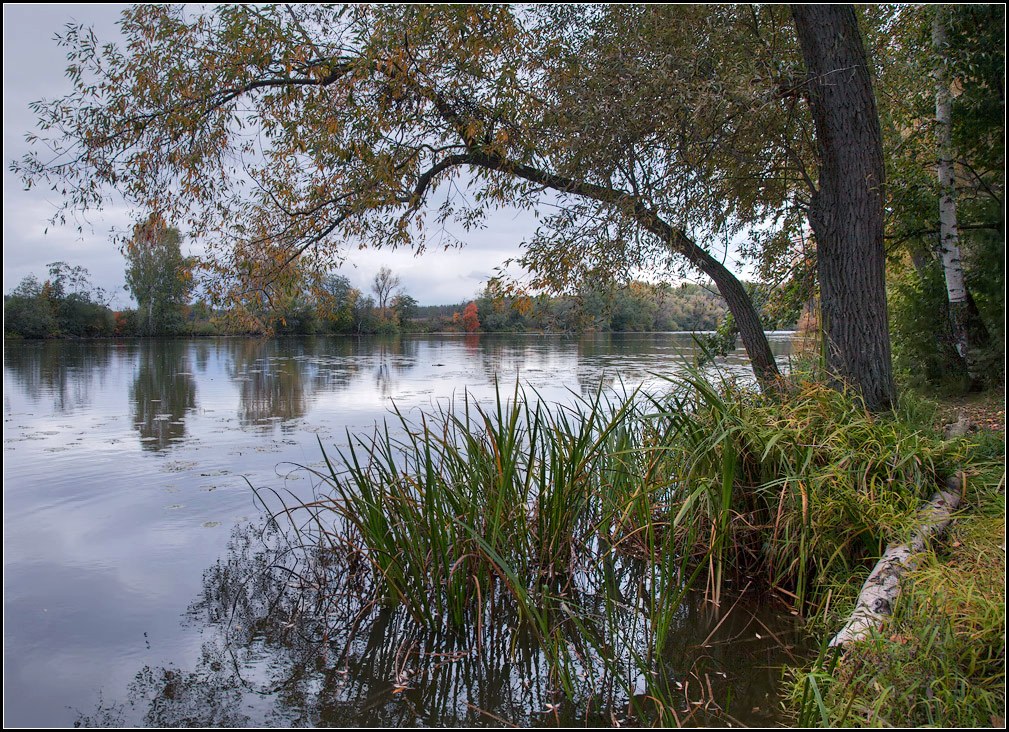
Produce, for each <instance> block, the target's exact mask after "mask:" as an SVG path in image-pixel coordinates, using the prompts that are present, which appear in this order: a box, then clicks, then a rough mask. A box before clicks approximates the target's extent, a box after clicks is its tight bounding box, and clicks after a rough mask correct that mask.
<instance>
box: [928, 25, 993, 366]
mask: <svg viewBox="0 0 1009 732" xmlns="http://www.w3.org/2000/svg"><path fill="white" fill-rule="evenodd" d="M946 45H947V38H946V24H945V11H944V9H943V6H941V5H939V6H937V7H936V12H935V15H934V16H933V18H932V46H933V48H934V49H935V53H936V68H935V121H936V125H937V127H938V133H939V156H938V157H939V159H938V175H939V253H940V256H941V257H942V269H943V274H944V275H945V278H946V297H947V299H948V300H949V319H950V328H951V329H952V332H953V344H954V346H955V348H956V352H957V355H958V356H959V357H960V361H961V367H962V369H963V371H964V372H965V373H966V374H967V375H968V377H969V378H970V380H971V383H972V384H973V385H977V384H980V383H981V381H982V380H983V377H982V374H981V373H980V369H979V367H978V364H977V360H976V358H974V353H973V351H974V349H977V348H979V347H982V346H984V345H985V344H986V343H987V340H988V332H987V329H986V328H985V327H984V323H983V322H981V319H980V315H979V313H978V312H977V307H976V306H974V308H973V311H972V308H971V306H972V305H973V302H972V301H971V300H970V298H969V297H968V293H967V285H966V283H965V281H964V276H963V263H962V261H961V258H960V233H959V230H958V227H957V215H956V173H955V172H954V169H953V95H952V94H951V93H950V80H949V76H948V74H946V71H945V49H946Z"/></svg>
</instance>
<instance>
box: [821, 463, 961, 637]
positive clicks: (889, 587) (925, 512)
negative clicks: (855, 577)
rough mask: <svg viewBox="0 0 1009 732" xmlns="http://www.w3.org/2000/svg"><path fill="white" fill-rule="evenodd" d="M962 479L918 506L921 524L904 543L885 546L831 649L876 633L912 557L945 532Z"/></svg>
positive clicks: (950, 481)
mask: <svg viewBox="0 0 1009 732" xmlns="http://www.w3.org/2000/svg"><path fill="white" fill-rule="evenodd" d="M962 476H963V474H962V473H961V474H959V475H956V476H954V477H952V478H948V479H947V480H946V489H945V490H939V491H938V492H936V494H935V495H934V496H932V500H930V501H929V502H928V503H926V504H925V505H924V506H922V509H921V512H920V514H919V516H920V517H921V523H920V524H919V526H918V529H917V531H915V533H914V534H913V535H912V537H911V540H910V541H909V542H908V543H906V544H898V545H896V546H895V545H893V544H891V545H889V546H887V548H886V551H885V552H883V556H882V557H880V558H879V561H878V562H876V566H875V567H874V568H873V570H872V573H871V574H870V575H869V578H868V579H867V580H866V581H865V584H864V585H862V591H861V592H859V593H858V600H857V601H856V603H855V609H854V610H853V611H852V613H851V615H850V616H848V621H847V622H846V623H845V624H844V627H843V628H841V630H840V631H838V633H837V635H835V636H834V637H833V638H832V639H831V641H830V646H831V647H834V646H844V645H847V644H848V643H851V642H853V641H858V640H863V639H864V638H866V636H868V635H869V632H870V631H871V630H873V629H877V630H878V629H879V627H880V626H881V625H882V623H883V619H884V618H886V617H887V616H888V615H890V613H891V612H893V605H894V602H896V600H897V595H898V593H899V592H900V578H901V577H902V576H903V575H904V573H905V572H907V571H908V570H909V569H914V567H915V559H914V556H915V555H916V554H917V553H918V552H920V551H922V550H923V549H924V548H925V545H926V543H927V542H928V540H929V539H930V538H932V537H933V536H938V535H939V534H941V533H942V532H943V531H945V529H946V527H947V526H948V525H949V522H950V521H951V520H952V514H953V512H954V511H955V510H956V509H957V506H959V505H960V496H961V494H962V493H963V477H962Z"/></svg>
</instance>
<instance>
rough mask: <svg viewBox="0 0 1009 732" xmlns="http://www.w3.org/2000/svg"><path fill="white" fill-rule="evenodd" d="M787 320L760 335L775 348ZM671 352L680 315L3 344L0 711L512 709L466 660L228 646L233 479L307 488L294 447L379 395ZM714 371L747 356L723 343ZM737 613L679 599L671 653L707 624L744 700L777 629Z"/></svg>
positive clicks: (332, 718) (417, 402)
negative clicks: (573, 334) (411, 680)
mask: <svg viewBox="0 0 1009 732" xmlns="http://www.w3.org/2000/svg"><path fill="white" fill-rule="evenodd" d="M788 339H789V335H788V334H777V335H772V348H774V349H775V352H776V353H777V354H778V355H779V357H782V358H783V357H784V356H785V355H786V354H787V352H788V348H789V340H788ZM692 348H693V342H692V339H691V337H690V336H689V335H682V334H660V335H625V336H618V335H613V336H597V337H586V338H580V339H574V338H561V337H542V336H528V337H488V336H457V337H455V336H434V337H416V338H402V339H396V340H377V339H355V338H291V339H281V340H273V341H264V340H252V339H220V340H175V341H149V342H126V343H122V342H100V343H27V344H17V343H13V344H7V345H6V346H5V350H4V391H3V398H4V433H3V434H4V621H5V622H4V700H5V704H4V722H5V724H6V725H11V726H49V725H52V726H68V725H72V724H74V723H75V722H84V723H90V724H115V725H124V724H157V725H165V726H174V725H181V724H187V723H208V724H217V725H224V724H243V725H252V726H257V725H288V724H316V725H323V724H346V723H349V724H446V725H449V724H460V723H467V722H468V723H485V724H496V722H495V721H494V719H493V718H491V717H489V716H486V715H481V714H480V713H478V712H473V711H472V710H471V709H469V708H468V707H467V706H466V703H465V702H466V701H467V700H466V699H465V698H462V697H464V696H465V695H466V694H468V693H473V694H474V696H473V699H475V701H474V702H473V703H474V704H476V705H477V706H481V705H496V708H497V711H496V712H494V710H493V709H492V710H489V711H491V712H493V713H496V714H497V715H498V716H502V717H504V718H505V719H508V718H512V719H516V718H517V717H509V716H508V715H509V714H510V713H512V712H515V710H512V709H510V708H509V701H508V695H507V694H503V693H497V692H495V693H490V692H488V691H487V689H488V687H489V686H492V685H493V679H492V678H491V677H489V676H487V674H488V673H489V672H488V670H487V669H480V668H473V669H464V670H463V672H460V673H461V675H460V673H457V674H456V677H458V678H456V677H454V680H453V681H452V682H451V684H449V685H448V686H444V685H443V686H442V687H439V689H440V691H439V690H438V689H435V690H431V689H428V690H426V691H425V690H424V689H423V688H421V689H413V690H410V692H408V693H406V694H402V695H399V696H395V695H393V694H392V693H391V686H390V681H389V678H388V677H384V678H383V676H382V673H383V671H382V669H381V668H378V667H376V666H375V665H374V664H372V665H371V666H369V667H368V668H367V669H365V668H354V667H353V666H351V668H350V669H349V671H348V669H347V667H346V665H345V666H344V667H342V668H339V669H333V668H328V667H327V664H326V661H325V659H324V658H320V655H319V654H320V651H319V648H318V645H315V646H312V647H311V648H310V649H309V648H308V647H307V646H306V644H305V643H300V644H299V642H298V641H297V638H295V640H293V641H290V642H288V641H283V642H281V641H277V640H276V639H274V641H272V642H271V641H270V638H271V635H270V634H271V632H273V631H271V630H270V629H265V630H262V632H258V633H249V634H247V635H248V637H249V638H252V639H254V640H252V641H250V642H248V643H245V644H244V646H243V647H242V648H241V649H236V648H235V647H234V646H235V640H234V639H235V636H234V627H235V625H236V624H237V623H238V622H239V621H241V620H242V617H241V615H240V614H239V613H236V612H235V607H236V603H235V602H231V604H230V606H229V604H228V601H226V597H225V596H226V595H227V596H229V597H230V595H228V593H229V592H232V591H234V590H235V588H236V587H240V588H241V591H242V592H243V593H245V594H244V595H243V597H244V598H245V600H243V602H246V601H247V603H246V604H248V603H251V604H253V605H255V604H256V602H259V601H261V600H262V601H263V602H265V600H263V598H259V599H258V600H257V596H256V592H257V591H258V590H257V588H256V587H254V579H252V578H254V577H255V576H256V569H257V567H258V568H261V567H262V566H264V564H265V565H269V563H270V562H271V561H273V558H271V557H272V555H271V552H276V551H277V547H276V543H275V542H274V543H273V544H271V543H270V542H269V540H268V538H267V539H265V540H264V538H263V536H262V527H263V526H264V523H263V518H262V513H261V510H260V507H259V506H258V505H257V504H256V502H255V500H254V493H253V491H252V490H251V489H250V484H251V485H252V486H256V487H260V488H274V489H278V490H281V489H285V488H286V489H287V490H289V491H291V492H292V493H294V494H295V495H297V496H300V497H303V498H306V497H309V496H310V495H311V491H312V486H311V481H310V480H308V479H306V474H305V473H304V472H303V471H298V470H296V469H295V468H296V466H298V465H302V466H315V467H319V466H320V465H321V453H320V450H319V446H318V441H319V440H321V441H322V443H323V444H324V445H327V446H328V445H334V444H343V443H345V441H346V433H347V431H348V430H349V431H350V432H351V433H354V432H362V431H366V430H368V429H369V428H371V427H372V426H373V425H374V424H375V423H376V421H378V420H381V419H383V417H384V416H385V414H387V411H388V409H389V408H390V406H391V404H392V402H393V401H395V403H396V405H397V406H398V407H399V408H400V409H401V410H403V411H415V410H420V409H423V408H429V407H431V405H432V404H437V403H446V402H447V400H449V399H450V398H451V397H452V396H453V394H454V395H460V394H461V393H462V391H463V390H468V391H469V392H470V393H471V394H473V395H475V396H476V397H477V398H478V399H482V400H486V399H489V398H490V397H491V395H492V394H493V392H494V382H495V379H497V380H498V381H499V382H500V383H501V384H502V385H503V387H504V388H505V389H507V390H510V389H511V388H512V387H513V385H514V383H515V380H516V378H517V379H519V380H521V381H522V382H523V383H526V384H529V385H531V386H533V387H535V388H536V389H537V390H538V392H539V393H540V395H541V396H542V398H544V399H545V400H547V401H550V402H562V403H563V402H571V401H572V400H573V399H574V398H575V395H578V394H582V395H588V394H591V393H594V391H595V390H596V389H597V388H598V387H599V385H600V384H603V385H604V386H614V387H615V386H619V385H620V384H623V385H624V386H626V387H628V388H633V387H636V386H638V385H642V384H643V385H645V386H646V388H650V389H659V388H661V386H662V383H663V382H662V380H661V379H660V378H658V377H657V376H656V375H655V374H656V373H660V372H661V373H666V374H669V373H673V372H675V371H676V370H677V369H678V368H679V364H681V363H682V362H683V360H684V359H690V358H692V355H693V352H692ZM725 367H726V368H727V369H728V370H730V371H736V372H738V373H740V374H744V375H745V374H746V373H747V366H746V362H745V357H744V355H743V353H742V351H737V353H735V354H733V355H732V356H730V358H729V359H727V362H726V364H725ZM263 592H264V593H266V590H263ZM267 595H268V593H266V594H264V595H263V597H267ZM249 598H251V599H249ZM215 603H216V605H215ZM260 604H262V602H260ZM229 607H230V613H229V612H228V608H229ZM215 608H216V609H215ZM736 615H737V616H738V617H733V618H732V619H731V622H725V623H722V625H721V627H720V628H719V630H718V632H717V633H716V634H715V635H714V636H712V638H710V639H708V638H707V636H708V635H709V633H710V631H711V630H712V628H714V627H715V625H716V624H717V622H718V619H717V618H715V617H713V616H712V615H711V614H710V610H709V609H706V608H704V607H703V606H698V607H685V608H684V624H683V627H684V635H683V638H684V640H683V646H684V653H687V652H688V650H689V648H691V647H692V646H691V644H697V643H700V642H701V641H702V640H705V639H707V640H708V641H709V642H708V647H707V649H706V651H705V653H704V654H702V655H703V656H704V657H705V658H706V659H707V660H706V661H705V663H708V664H711V667H710V674H711V675H712V676H713V678H714V679H716V682H717V680H718V679H729V680H732V681H733V683H734V684H735V686H733V687H732V688H733V691H734V693H735V694H736V696H737V697H738V696H740V695H743V696H744V697H745V699H744V704H745V705H746V706H748V708H752V709H755V710H756V711H755V714H756V717H755V719H759V718H760V714H761V712H764V711H768V705H773V701H771V700H770V699H769V697H768V694H769V689H770V687H771V685H773V680H774V678H776V674H777V672H776V671H775V670H774V668H773V667H774V666H776V665H778V664H780V663H781V662H782V661H783V660H785V659H784V657H782V655H781V652H780V651H779V650H775V646H776V645H777V644H773V643H772V644H768V642H767V638H768V633H769V632H770V630H772V629H773V628H765V630H761V629H760V628H761V626H760V625H759V624H760V623H763V624H764V625H767V624H771V623H775V624H777V625H775V626H774V627H776V628H777V630H775V631H774V633H773V634H772V635H779V636H780V635H781V634H782V633H787V632H790V626H789V624H788V622H787V621H786V620H784V619H780V618H769V617H768V616H766V615H762V616H759V617H758V618H753V617H752V616H750V615H748V614H747V613H737V614H736ZM236 618H237V620H236ZM748 618H749V620H748ZM246 621H248V622H254V619H253V620H249V619H248V618H246ZM754 622H756V623H758V625H754ZM273 630H274V631H275V630H277V629H273ZM765 631H766V632H765ZM294 635H295V636H297V632H296V631H295V632H294ZM285 637H286V636H285ZM729 639H735V641H734V643H733V644H732V645H731V646H730V645H729V644H728V640H729ZM762 639H763V640H762ZM362 642H366V643H370V644H377V645H378V646H381V642H382V641H381V638H378V637H376V638H373V639H365V640H364V641H362ZM396 652H397V649H390V653H389V654H387V655H388V656H390V658H389V660H388V663H390V664H395V661H396V659H395V658H394V657H393V656H395V655H396ZM306 654H307V655H306ZM323 655H324V654H323ZM379 655H381V654H379ZM491 655H493V654H491ZM741 659H747V660H745V661H741ZM467 663H468V661H467ZM741 663H743V664H744V666H743V667H741V666H740V664H741ZM313 664H314V665H313ZM460 668H461V667H460ZM533 673H534V675H535V672H533ZM471 676H472V677H473V678H474V679H476V678H477V677H479V680H478V681H473V684H474V687H473V688H474V689H476V688H477V687H479V689H478V690H477V691H472V690H471V691H467V689H469V687H466V686H465V684H463V682H462V681H460V680H459V678H462V679H464V680H465V679H468V678H470V677H471ZM491 676H493V674H491ZM756 679H764V680H765V681H764V682H761V683H757V682H756V681H755V680H756ZM453 684H454V686H453ZM459 684H463V686H459ZM754 684H755V685H754ZM751 687H752V688H751ZM746 695H750V696H746ZM449 697H451V699H449ZM751 697H752V698H751ZM477 702H479V704H477ZM439 705H440V706H439ZM762 705H763V706H762ZM432 706H434V707H438V708H431V707H432ZM481 708H485V709H486V707H481ZM545 708H547V707H545ZM460 710H461V711H460ZM467 710H469V711H467ZM526 711H527V712H528V711H529V710H526ZM516 713H517V712H516ZM544 721H545V722H546V723H549V722H550V719H549V715H548V716H547V717H545V718H544Z"/></svg>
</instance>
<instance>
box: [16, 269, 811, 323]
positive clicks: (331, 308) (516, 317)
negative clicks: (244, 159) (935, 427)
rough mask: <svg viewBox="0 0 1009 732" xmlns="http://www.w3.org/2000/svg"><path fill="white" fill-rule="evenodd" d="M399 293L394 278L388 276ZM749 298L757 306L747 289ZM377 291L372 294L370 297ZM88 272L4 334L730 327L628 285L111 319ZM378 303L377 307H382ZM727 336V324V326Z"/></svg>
mask: <svg viewBox="0 0 1009 732" xmlns="http://www.w3.org/2000/svg"><path fill="white" fill-rule="evenodd" d="M393 280H394V283H395V284H397V285H398V279H395V278H393ZM753 292H754V294H755V296H756V299H760V300H761V301H763V300H764V299H765V298H760V297H759V295H760V293H759V292H758V291H757V288H753ZM376 293H378V291H377V290H376ZM109 299H110V298H109V296H108V294H107V293H105V292H104V291H102V290H101V289H100V288H96V287H93V286H92V285H91V284H90V279H89V276H88V273H87V271H86V270H84V269H83V268H81V267H70V266H69V265H67V264H65V263H62V262H58V263H54V264H53V265H51V266H50V270H49V277H48V278H46V279H45V280H39V279H38V278H36V277H26V278H25V279H24V280H23V281H22V282H21V283H20V284H19V285H18V286H17V287H16V288H15V289H14V290H12V291H11V292H10V293H8V294H7V295H5V296H4V335H5V337H14V338H103V337H106V338H108V337H131V336H144V335H157V336H201V335H237V334H249V335H297V334H305V335H308V334H316V333H318V334H327V333H332V334H359V335H363V334H381V333H387V334H389V333H403V332H409V333H432V332H481V333H522V332H533V333H591V332H661V331H710V330H715V329H716V328H719V327H722V328H724V327H725V326H726V325H727V321H726V318H727V313H728V309H727V307H726V305H725V301H724V300H723V299H722V298H721V297H720V296H719V295H718V294H717V292H716V291H715V290H714V288H713V287H707V286H703V285H699V284H693V283H685V284H681V285H669V284H649V283H644V282H631V283H629V284H626V285H607V286H597V287H592V288H588V287H586V288H583V289H582V290H581V291H579V292H578V293H576V294H571V295H559V296H551V295H544V294H541V295H525V294H515V295H513V294H505V292H504V291H503V290H502V289H501V288H498V287H495V286H493V283H492V284H491V285H489V286H488V287H486V288H485V289H484V290H483V291H482V292H481V293H479V295H478V296H477V297H476V299H474V300H472V301H470V302H463V303H458V304H452V305H430V306H422V305H418V304H417V301H416V300H415V299H414V298H413V297H412V296H410V295H409V294H407V293H406V292H405V291H403V290H402V289H399V290H396V291H392V290H391V289H388V288H387V291H385V292H383V293H382V294H381V295H380V298H379V300H378V301H376V299H375V298H374V297H372V296H370V295H366V294H364V293H362V292H361V291H360V290H357V289H356V288H354V287H352V286H351V285H350V283H349V281H348V280H347V279H346V278H345V277H342V276H339V275H332V274H331V275H327V276H326V277H324V278H322V279H321V280H320V281H319V282H318V283H316V285H315V286H313V287H307V286H306V287H303V288H298V289H297V291H296V292H294V293H290V294H289V295H288V296H287V297H284V298H274V299H273V300H272V301H270V302H269V303H263V302H259V303H256V307H251V306H250V307H245V308H242V307H238V308H235V307H231V308H215V307H213V306H211V305H210V304H208V303H207V302H206V301H205V300H203V299H201V298H189V297H187V298H183V299H179V298H176V299H175V300H174V301H169V300H164V301H159V306H158V307H157V308H151V309H145V308H144V307H140V308H137V309H135V310H134V309H127V310H121V311H114V310H112V309H111V308H110V307H108V304H107V303H108V301H109ZM379 302H381V303H382V304H381V305H380V304H379ZM792 310H793V311H792V312H787V313H785V314H784V315H781V314H778V313H775V312H773V309H772V308H769V307H763V308H762V311H763V312H762V314H763V316H764V322H765V323H767V327H768V328H790V327H794V325H795V322H796V320H797V319H798V312H797V310H795V309H794V308H793V309H792ZM728 325H729V327H730V328H731V322H729V323H728Z"/></svg>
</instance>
